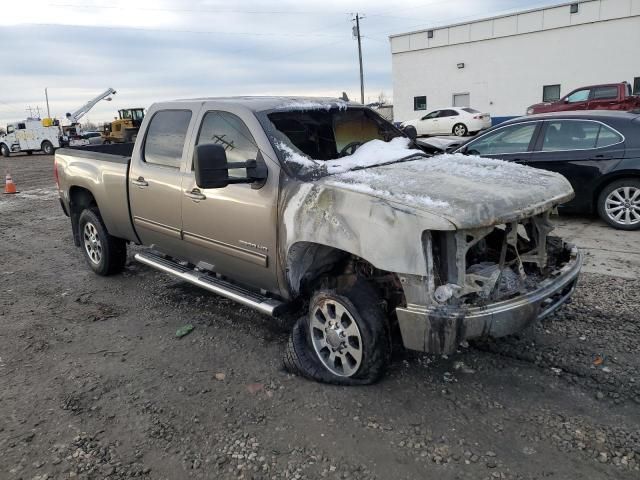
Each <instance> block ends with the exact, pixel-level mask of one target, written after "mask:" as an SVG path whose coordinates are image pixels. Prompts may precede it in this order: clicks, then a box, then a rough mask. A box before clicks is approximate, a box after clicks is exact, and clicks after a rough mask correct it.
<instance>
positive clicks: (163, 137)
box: [129, 109, 194, 254]
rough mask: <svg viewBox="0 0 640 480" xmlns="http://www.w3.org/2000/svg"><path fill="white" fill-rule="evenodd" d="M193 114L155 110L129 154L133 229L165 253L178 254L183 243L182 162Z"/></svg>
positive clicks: (186, 110)
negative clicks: (141, 136)
mask: <svg viewBox="0 0 640 480" xmlns="http://www.w3.org/2000/svg"><path fill="white" fill-rule="evenodd" d="M193 116H194V115H193V113H192V111H191V110H190V109H180V110H178V109H167V110H162V109H159V110H157V111H156V112H155V113H153V115H152V117H151V120H150V122H149V125H148V127H147V129H146V133H145V136H144V138H143V139H141V141H140V142H139V143H138V144H137V145H136V148H135V149H134V151H133V156H132V158H131V168H130V171H129V199H130V200H129V201H130V204H131V214H132V217H133V224H134V227H135V230H136V233H137V234H138V237H139V238H140V240H141V241H142V243H144V244H145V245H154V246H155V247H156V248H157V249H158V250H160V251H162V252H163V253H167V254H178V253H179V252H180V249H181V246H182V245H181V244H182V240H181V223H182V218H181V212H180V210H181V204H180V201H181V196H182V191H181V188H180V187H181V181H182V173H181V166H182V165H183V161H184V156H185V145H186V143H187V142H186V139H187V137H188V134H189V132H190V126H191V123H192V117H193ZM138 145H139V146H138Z"/></svg>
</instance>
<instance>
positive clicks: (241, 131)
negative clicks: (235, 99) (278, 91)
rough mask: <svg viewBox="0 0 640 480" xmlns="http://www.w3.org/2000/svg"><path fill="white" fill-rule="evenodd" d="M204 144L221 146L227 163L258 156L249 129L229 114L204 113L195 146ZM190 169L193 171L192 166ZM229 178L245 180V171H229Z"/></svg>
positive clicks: (235, 169)
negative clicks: (225, 153)
mask: <svg viewBox="0 0 640 480" xmlns="http://www.w3.org/2000/svg"><path fill="white" fill-rule="evenodd" d="M204 143H215V144H218V145H222V146H223V147H224V149H225V151H226V152H227V160H228V161H229V163H232V162H246V161H247V160H255V159H256V157H257V156H258V147H257V146H256V145H257V144H256V141H255V140H254V139H253V136H252V135H251V132H250V131H249V128H248V127H247V126H246V125H245V123H244V122H243V121H242V120H241V119H240V117H238V116H236V115H234V114H233V113H229V112H221V111H213V112H207V113H206V115H205V116H204V118H203V120H202V126H201V127H200V133H199V134H198V140H197V142H196V145H201V144H204ZM191 168H192V169H193V165H192V167H191ZM229 177H238V178H245V177H246V170H245V169H243V168H232V169H229Z"/></svg>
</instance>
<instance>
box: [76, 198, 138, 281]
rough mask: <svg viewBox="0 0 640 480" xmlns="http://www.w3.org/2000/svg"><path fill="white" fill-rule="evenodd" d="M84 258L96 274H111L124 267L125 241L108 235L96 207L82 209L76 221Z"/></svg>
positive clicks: (125, 259)
mask: <svg viewBox="0 0 640 480" xmlns="http://www.w3.org/2000/svg"><path fill="white" fill-rule="evenodd" d="M78 228H79V229H80V245H81V246H82V251H83V253H84V258H85V260H86V261H87V263H88V264H89V266H90V267H91V269H92V270H93V271H94V272H96V273H97V274H98V275H103V276H107V275H113V274H114V273H119V272H121V271H122V270H123V269H124V265H125V263H126V261H127V243H126V242H125V241H124V240H122V239H121V238H116V237H113V236H111V235H109V232H107V229H106V227H105V226H104V223H103V222H102V218H101V217H100V212H99V211H98V209H97V208H91V209H87V210H84V211H83V212H82V213H81V214H80V219H79V221H78Z"/></svg>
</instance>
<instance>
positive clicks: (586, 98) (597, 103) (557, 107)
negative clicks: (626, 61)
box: [527, 82, 640, 115]
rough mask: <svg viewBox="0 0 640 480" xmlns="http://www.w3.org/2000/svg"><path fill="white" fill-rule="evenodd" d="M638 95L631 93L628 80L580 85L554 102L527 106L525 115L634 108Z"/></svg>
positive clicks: (639, 102) (639, 101) (637, 103)
mask: <svg viewBox="0 0 640 480" xmlns="http://www.w3.org/2000/svg"><path fill="white" fill-rule="evenodd" d="M636 108H640V96H638V95H632V94H631V85H630V84H629V83H628V82H620V83H607V84H603V85H592V86H590V87H580V88H577V89H576V90H574V91H572V92H571V93H569V94H568V95H565V96H564V97H562V98H561V99H560V100H558V101H556V102H543V103H537V104H536V105H531V106H530V107H529V108H527V115H533V114H536V113H548V112H562V111H570V110H623V111H628V110H634V109H636Z"/></svg>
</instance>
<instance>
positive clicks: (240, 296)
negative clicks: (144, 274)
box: [134, 252, 287, 317]
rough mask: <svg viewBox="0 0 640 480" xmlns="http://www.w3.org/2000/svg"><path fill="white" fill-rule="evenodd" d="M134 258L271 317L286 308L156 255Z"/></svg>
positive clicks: (145, 253)
mask: <svg viewBox="0 0 640 480" xmlns="http://www.w3.org/2000/svg"><path fill="white" fill-rule="evenodd" d="M134 258H135V259H136V260H137V261H138V262H140V263H144V264H145V265H149V266H150V267H153V268H155V269H157V270H160V271H161V272H164V273H168V274H169V275H173V276H174V277H176V278H179V279H180V280H184V281H185V282H189V283H191V284H193V285H196V286H198V287H201V288H204V289H205V290H209V291H210V292H213V293H217V294H218V295H221V296H223V297H225V298H228V299H230V300H233V301H235V302H238V303H240V304H242V305H245V306H247V307H251V308H253V309H255V310H258V311H259V312H261V313H265V314H267V315H271V316H273V317H277V316H278V315H279V314H281V313H282V312H283V311H284V310H286V307H287V305H286V304H285V303H283V302H280V301H279V300H275V299H273V298H269V297H266V296H264V295H260V294H259V293H255V292H252V291H250V290H246V289H244V288H242V287H238V286H237V285H234V284H232V283H229V282H226V281H224V280H220V279H219V278H216V277H214V276H212V275H209V274H208V273H204V272H200V271H198V270H194V269H192V268H189V267H186V266H184V265H181V264H180V263H178V262H176V261H174V260H171V259H170V258H166V257H164V256H162V255H160V254H158V253H154V252H144V253H136V255H135V257H134Z"/></svg>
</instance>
